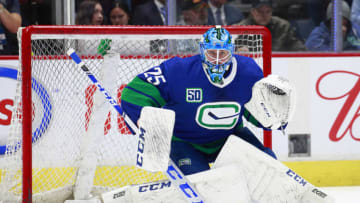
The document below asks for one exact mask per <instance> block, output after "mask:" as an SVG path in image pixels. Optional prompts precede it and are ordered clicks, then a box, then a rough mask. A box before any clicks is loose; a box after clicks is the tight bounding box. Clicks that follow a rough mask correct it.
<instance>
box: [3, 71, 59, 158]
mask: <svg viewBox="0 0 360 203" xmlns="http://www.w3.org/2000/svg"><path fill="white" fill-rule="evenodd" d="M17 74H18V71H17V70H15V69H12V68H7V67H0V78H1V77H4V78H10V79H14V80H16V79H17ZM31 88H32V91H33V93H34V92H35V95H34V94H33V95H34V96H33V99H34V103H35V105H33V107H34V109H33V112H34V115H33V116H34V118H33V126H32V128H33V133H32V142H33V143H35V142H36V141H37V140H38V139H39V138H40V137H41V136H42V135H43V134H44V133H45V132H46V130H47V128H48V127H49V124H50V121H51V117H52V113H51V112H52V105H51V103H50V96H49V94H48V92H47V91H46V89H45V87H44V86H43V85H42V84H40V83H39V82H38V81H36V80H35V79H34V78H32V79H31ZM14 105H15V104H14ZM34 110H35V111H34ZM13 113H16V112H13ZM17 146H20V143H19V145H17ZM15 150H17V149H15ZM5 151H6V146H5V145H0V155H3V154H5Z"/></svg>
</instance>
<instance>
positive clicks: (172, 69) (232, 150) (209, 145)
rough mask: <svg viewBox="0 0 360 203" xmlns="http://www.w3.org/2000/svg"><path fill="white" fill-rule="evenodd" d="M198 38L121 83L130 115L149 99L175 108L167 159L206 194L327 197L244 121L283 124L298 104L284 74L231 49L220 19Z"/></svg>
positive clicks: (220, 197) (252, 198)
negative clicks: (190, 49) (191, 47)
mask: <svg viewBox="0 0 360 203" xmlns="http://www.w3.org/2000/svg"><path fill="white" fill-rule="evenodd" d="M199 45H200V54H199V55H195V56H192V57H188V58H178V57H174V58H171V59H168V60H166V61H164V62H163V63H161V64H160V65H159V66H155V67H152V68H150V69H148V70H147V71H145V72H143V73H141V74H139V75H137V76H136V77H135V78H134V79H133V80H132V81H131V82H130V83H129V84H128V85H127V86H126V88H125V89H124V90H123V93H122V97H121V106H122V107H123V109H124V111H125V112H126V113H127V114H128V115H129V117H130V119H131V120H132V121H138V120H139V117H141V114H142V113H141V110H142V109H143V108H144V107H148V106H151V107H156V108H161V109H164V110H171V111H174V112H175V125H174V129H173V134H172V138H171V151H170V159H171V160H173V161H174V163H175V164H176V166H177V167H178V168H179V169H180V171H181V172H182V173H183V174H185V175H188V177H189V179H190V181H191V182H193V183H194V184H195V187H196V188H197V189H198V191H199V192H200V193H203V196H204V198H205V200H206V201H207V202H224V201H227V202H269V203H270V202H272V203H273V202H317V203H319V202H332V201H333V200H332V198H330V197H329V196H327V195H326V194H325V193H323V192H321V191H320V190H319V189H316V188H315V187H314V186H312V185H311V184H310V183H308V182H307V181H306V180H304V179H302V178H301V177H300V176H299V175H297V174H296V173H295V172H294V171H292V170H291V169H289V168H287V167H285V166H284V165H282V164H281V163H280V162H278V161H277V160H276V155H275V153H274V152H273V151H272V150H271V149H270V148H267V147H264V146H263V144H262V143H261V142H260V141H259V140H258V139H257V137H256V136H255V135H254V134H253V133H252V131H251V130H249V129H248V128H247V127H245V126H244V124H243V118H244V119H246V120H248V121H250V122H251V123H253V124H254V125H255V126H257V127H259V128H263V129H265V130H283V129H284V128H285V127H286V125H287V124H288V122H289V120H290V118H291V115H292V113H293V110H294V108H295V107H294V106H295V104H294V102H295V99H294V97H295V92H294V88H293V87H292V86H291V85H290V83H289V81H287V80H286V79H284V78H282V77H279V76H275V75H270V76H268V77H266V78H263V73H262V70H261V68H260V67H259V66H258V65H257V64H256V63H255V62H254V60H253V59H251V58H248V57H245V56H240V55H235V54H233V52H234V44H233V40H232V37H231V34H230V33H229V32H228V31H227V30H226V29H224V28H222V27H220V26H216V27H213V28H211V29H209V30H208V31H207V32H206V33H205V34H204V35H203V39H202V40H201V42H200V43H199ZM130 128H131V126H130ZM133 130H134V129H133ZM210 163H213V166H212V168H211V170H210V165H209V164H210ZM315 189H316V190H315ZM317 191H320V192H317ZM319 194H320V195H319ZM189 195H191V193H190V194H189Z"/></svg>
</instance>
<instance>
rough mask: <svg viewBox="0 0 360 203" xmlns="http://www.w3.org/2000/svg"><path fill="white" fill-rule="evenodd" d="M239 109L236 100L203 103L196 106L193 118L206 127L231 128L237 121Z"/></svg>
mask: <svg viewBox="0 0 360 203" xmlns="http://www.w3.org/2000/svg"><path fill="white" fill-rule="evenodd" d="M240 111H241V106H240V104H238V103H236V102H213V103H205V104H202V105H201V106H199V107H198V109H197V112H196V119H195V120H196V122H197V123H198V124H199V125H200V126H202V127H204V128H207V129H231V128H233V127H234V126H235V125H236V123H237V122H238V120H239V115H240Z"/></svg>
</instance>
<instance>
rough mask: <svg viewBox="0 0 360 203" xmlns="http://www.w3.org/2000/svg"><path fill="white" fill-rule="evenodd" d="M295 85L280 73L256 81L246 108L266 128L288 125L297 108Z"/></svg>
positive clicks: (273, 128)
mask: <svg viewBox="0 0 360 203" xmlns="http://www.w3.org/2000/svg"><path fill="white" fill-rule="evenodd" d="M295 97H296V96H295V87H294V86H292V85H291V84H290V82H289V81H288V80H287V79H285V78H283V77H280V76H278V75H269V76H267V77H266V78H263V79H261V80H259V81H257V82H256V83H255V85H254V86H253V88H252V97H251V99H250V101H249V102H248V103H246V104H245V108H246V109H247V110H248V111H249V112H250V113H251V114H252V116H254V117H255V119H256V120H257V121H259V122H260V124H261V125H262V126H264V127H265V128H270V129H272V130H276V129H279V128H280V127H283V126H284V125H286V124H287V123H288V122H289V120H290V119H291V117H292V115H293V113H294V110H295Z"/></svg>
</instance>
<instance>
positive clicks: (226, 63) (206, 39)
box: [200, 26, 234, 83]
mask: <svg viewBox="0 0 360 203" xmlns="http://www.w3.org/2000/svg"><path fill="white" fill-rule="evenodd" d="M233 51H234V44H233V42H232V39H231V35H230V33H229V32H228V31H227V30H226V29H225V28H222V27H221V26H216V27H214V28H210V29H209V30H208V31H206V33H205V34H204V35H203V39H202V41H201V42H200V54H201V60H202V63H203V67H204V69H205V71H206V72H207V74H208V75H209V78H210V80H211V82H213V83H222V81H223V76H224V73H225V71H226V70H227V69H228V68H229V67H230V65H231V58H232V54H233Z"/></svg>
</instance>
